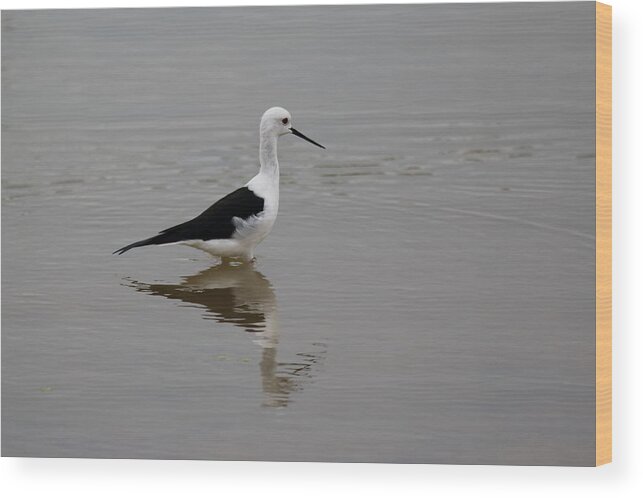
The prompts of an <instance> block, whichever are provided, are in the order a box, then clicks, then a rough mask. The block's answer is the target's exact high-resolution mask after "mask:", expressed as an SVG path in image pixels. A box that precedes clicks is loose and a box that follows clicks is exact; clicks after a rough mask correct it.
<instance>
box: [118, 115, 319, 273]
mask: <svg viewBox="0 0 643 498" xmlns="http://www.w3.org/2000/svg"><path fill="white" fill-rule="evenodd" d="M290 134H292V135H295V136H296V137H299V138H302V139H304V140H306V141H308V142H310V143H311V144H313V145H316V146H317V147H320V148H322V149H325V148H326V147H324V146H323V145H321V144H319V143H317V142H315V141H314V140H312V139H310V138H308V137H307V136H306V135H304V134H303V133H301V132H299V131H297V130H296V129H295V128H293V127H292V116H291V114H290V113H289V112H288V111H287V110H286V109H284V108H283V107H271V108H270V109H268V110H267V111H266V112H265V113H264V114H263V116H262V117H261V122H260V125H259V163H260V169H259V173H258V174H257V175H256V176H255V177H253V178H252V179H251V180H250V181H249V182H248V183H246V184H245V185H244V186H243V187H241V188H238V189H237V190H235V191H233V192H231V193H229V194H228V195H226V196H225V197H222V198H221V199H219V200H218V201H217V202H215V203H214V204H212V205H211V206H210V207H209V208H207V209H206V210H205V211H203V212H202V213H201V214H199V215H198V216H196V217H195V218H193V219H191V220H189V221H186V222H184V223H181V224H179V225H176V226H173V227H170V228H166V229H165V230H162V231H161V232H159V233H158V234H157V235H154V236H153V237H149V238H147V239H143V240H139V241H137V242H134V243H132V244H129V245H126V246H124V247H121V248H120V249H117V250H116V251H114V252H113V254H119V255H120V254H123V253H125V252H127V251H129V250H130V249H134V248H136V247H144V246H152V245H156V246H165V245H172V244H183V245H187V246H190V247H194V248H196V249H200V250H202V251H205V252H207V253H209V254H210V255H212V256H215V257H219V258H221V259H222V260H228V259H236V260H240V261H241V262H250V261H253V260H254V250H255V247H256V246H257V245H258V244H259V243H260V242H261V241H262V240H263V239H265V238H266V236H267V235H268V234H269V233H270V231H271V230H272V227H273V225H274V223H275V220H276V219H277V212H278V210H279V161H278V160H277V141H278V139H279V137H281V136H284V135H290Z"/></svg>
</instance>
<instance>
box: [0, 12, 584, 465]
mask: <svg viewBox="0 0 643 498" xmlns="http://www.w3.org/2000/svg"><path fill="white" fill-rule="evenodd" d="M593 5H594V4H593V3H589V2H588V3H571V4H565V3H562V4H561V3H555V4H504V5H502V6H497V5H466V6H463V5H460V6H457V5H451V6H448V5H434V6H415V7H408V6H407V7H403V6H397V7H391V6H381V7H323V8H321V7H305V8H252V9H235V8H226V9H153V10H95V11H40V12H39V11H31V12H6V11H5V12H3V15H2V32H3V34H2V51H3V53H2V56H3V57H2V63H3V66H2V103H3V109H2V113H3V115H2V127H3V128H2V141H3V148H2V291H3V293H2V304H3V309H2V322H3V330H2V365H3V366H2V384H3V385H2V387H3V391H2V396H3V398H2V401H3V403H2V410H3V412H2V424H3V427H2V430H3V438H2V450H3V455H7V456H9V455H13V456H16V455H17V456H60V457H63V456H67V457H70V456H77V457H128V458H195V459H233V460H234V459H252V460H331V461H383V462H437V463H513V464H567V465H590V464H593V462H594V401H593V397H594V356H593V355H594V174H593V171H594V161H595V159H594V108H593V99H594V85H593V78H594V55H593V54H594V45H593V26H594V7H593ZM273 105H281V106H284V107H286V108H287V109H289V110H290V111H291V112H292V114H293V117H294V118H293V119H294V124H295V126H296V127H297V128H298V129H300V130H301V131H302V132H304V133H306V134H307V135H309V136H310V137H311V138H313V139H315V140H318V141H319V142H321V143H323V144H324V145H326V146H327V150H325V151H324V150H321V149H317V148H315V147H313V146H311V145H310V144H307V143H305V142H303V141H300V140H298V139H296V138H294V137H284V138H282V139H281V141H280V163H281V169H282V186H281V206H280V215H279V219H278V221H277V224H276V226H275V229H274V231H273V233H272V234H271V235H270V236H269V237H268V238H267V239H266V240H265V241H264V242H263V243H262V244H261V245H260V246H259V248H258V250H257V257H258V261H257V263H256V265H255V267H254V268H248V267H245V268H244V267H231V268H222V267H217V266H216V262H215V261H214V260H212V259H210V258H209V257H208V256H207V255H205V254H202V253H199V252H198V251H195V250H193V249H190V248H186V247H165V248H148V249H140V250H135V251H132V252H129V253H127V254H126V255H124V256H121V257H116V256H112V255H111V252H112V251H113V250H115V249H117V248H118V247H121V246H122V245H124V244H126V243H129V242H132V241H134V240H138V239H140V238H143V237H147V236H150V235H153V234H154V233H156V232H157V231H158V230H160V229H163V228H167V227H168V226H172V225H174V224H177V223H179V222H181V221H184V220H185V219H188V218H190V217H192V216H194V215H195V214H197V213H199V212H200V211H201V210H203V209H204V208H205V207H207V206H208V205H209V204H210V203H212V202H213V201H215V200H216V199H217V198H219V197H220V196H222V195H223V194H225V193H227V192H228V191H230V190H231V189H233V188H236V187H238V186H241V185H243V184H244V183H245V182H246V181H247V180H248V179H250V178H251V177H252V176H253V175H254V174H255V173H256V170H257V154H258V144H257V125H258V121H259V117H260V116H261V113H262V112H263V111H264V110H265V109H266V108H268V107H270V106H273Z"/></svg>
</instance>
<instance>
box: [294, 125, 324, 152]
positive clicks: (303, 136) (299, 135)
mask: <svg viewBox="0 0 643 498" xmlns="http://www.w3.org/2000/svg"><path fill="white" fill-rule="evenodd" d="M290 132H291V133H292V134H293V135H295V136H296V137H299V138H303V139H304V140H306V142H310V143H311V144H313V145H316V146H317V147H321V148H322V149H325V148H326V147H324V146H323V145H321V144H318V143H317V142H315V141H314V140H311V139H310V138H308V137H307V136H306V135H304V134H303V133H300V132H298V131H297V130H295V129H294V128H290Z"/></svg>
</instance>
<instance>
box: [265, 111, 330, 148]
mask: <svg viewBox="0 0 643 498" xmlns="http://www.w3.org/2000/svg"><path fill="white" fill-rule="evenodd" d="M259 130H260V133H261V135H262V136H265V137H270V136H273V137H280V136H282V135H288V134H290V133H292V134H293V135H295V136H297V137H299V138H303V139H304V140H307V141H308V142H310V143H311V144H314V145H316V146H317V147H321V148H322V149H325V148H326V147H324V146H323V145H320V144H318V143H317V142H315V141H314V140H311V139H310V138H308V137H307V136H305V135H304V134H303V133H300V132H298V131H297V130H295V129H294V128H293V127H292V116H291V115H290V113H289V112H288V111H287V110H286V109H284V108H283V107H271V108H270V109H268V110H267V111H266V112H264V113H263V116H262V117H261V124H260V125H259Z"/></svg>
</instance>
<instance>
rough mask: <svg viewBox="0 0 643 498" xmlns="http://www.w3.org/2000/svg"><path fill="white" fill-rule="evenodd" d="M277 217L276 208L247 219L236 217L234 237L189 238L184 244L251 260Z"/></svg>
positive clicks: (214, 254)
mask: <svg viewBox="0 0 643 498" xmlns="http://www.w3.org/2000/svg"><path fill="white" fill-rule="evenodd" d="M276 219H277V212H276V210H274V209H268V210H264V211H263V212H262V213H261V214H260V215H259V216H251V217H250V218H248V219H246V220H242V219H240V218H234V224H235V226H236V231H235V233H234V234H233V235H232V238H230V239H215V240H188V241H185V242H183V244H185V245H188V246H190V247H194V248H196V249H200V250H202V251H205V252H207V253H209V254H212V255H213V256H219V257H223V258H241V259H244V260H251V259H252V258H253V257H254V249H255V247H257V244H259V243H260V242H261V241H262V240H263V239H265V238H266V237H267V236H268V234H269V233H270V231H271V230H272V227H273V225H274V224H275V220H276Z"/></svg>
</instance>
